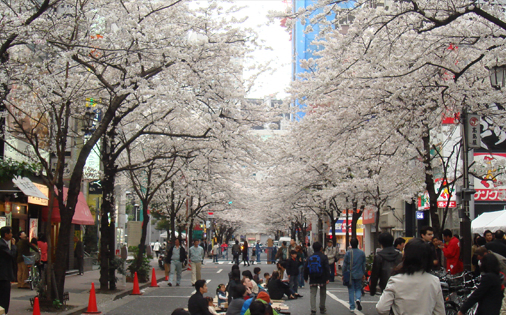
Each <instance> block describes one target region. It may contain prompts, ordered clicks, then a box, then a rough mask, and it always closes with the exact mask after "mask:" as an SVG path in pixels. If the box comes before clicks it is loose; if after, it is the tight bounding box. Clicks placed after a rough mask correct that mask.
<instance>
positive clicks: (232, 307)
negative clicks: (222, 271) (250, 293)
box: [226, 284, 246, 315]
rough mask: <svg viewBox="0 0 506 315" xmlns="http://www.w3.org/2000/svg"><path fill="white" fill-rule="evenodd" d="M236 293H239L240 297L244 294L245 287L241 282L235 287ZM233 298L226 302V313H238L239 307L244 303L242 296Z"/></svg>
mask: <svg viewBox="0 0 506 315" xmlns="http://www.w3.org/2000/svg"><path fill="white" fill-rule="evenodd" d="M236 292H237V294H240V295H241V297H244V296H245V295H246V287H245V286H244V285H242V284H238V285H237V287H236ZM241 297H239V298H234V299H233V300H232V302H230V303H228V309H227V314H226V315H240V314H241V309H242V306H243V304H244V298H241Z"/></svg>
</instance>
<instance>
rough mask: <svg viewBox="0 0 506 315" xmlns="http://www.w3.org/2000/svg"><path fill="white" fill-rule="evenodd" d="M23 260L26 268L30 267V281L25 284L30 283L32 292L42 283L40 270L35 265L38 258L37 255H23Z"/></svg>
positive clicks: (27, 280)
mask: <svg viewBox="0 0 506 315" xmlns="http://www.w3.org/2000/svg"><path fill="white" fill-rule="evenodd" d="M23 259H24V261H25V264H26V266H27V267H28V279H26V280H25V282H28V283H30V290H33V289H34V288H37V287H38V286H39V283H40V279H41V278H40V273H39V269H38V268H37V266H36V265H35V262H36V259H37V256H36V255H30V256H25V255H23Z"/></svg>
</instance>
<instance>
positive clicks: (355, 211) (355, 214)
mask: <svg viewBox="0 0 506 315" xmlns="http://www.w3.org/2000/svg"><path fill="white" fill-rule="evenodd" d="M357 206H358V204H357V203H355V204H354V205H353V214H352V215H351V237H352V238H357V222H358V219H360V217H361V216H362V213H363V212H364V206H361V207H360V209H359V208H358V207H357Z"/></svg>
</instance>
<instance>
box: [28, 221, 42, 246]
mask: <svg viewBox="0 0 506 315" xmlns="http://www.w3.org/2000/svg"><path fill="white" fill-rule="evenodd" d="M38 229H39V219H30V229H29V232H28V239H29V240H30V241H31V240H32V238H34V237H37V236H38V234H37V230H38Z"/></svg>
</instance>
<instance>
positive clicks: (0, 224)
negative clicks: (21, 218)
mask: <svg viewBox="0 0 506 315" xmlns="http://www.w3.org/2000/svg"><path fill="white" fill-rule="evenodd" d="M6 225H7V218H6V217H0V228H3V227H4V226H6Z"/></svg>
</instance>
